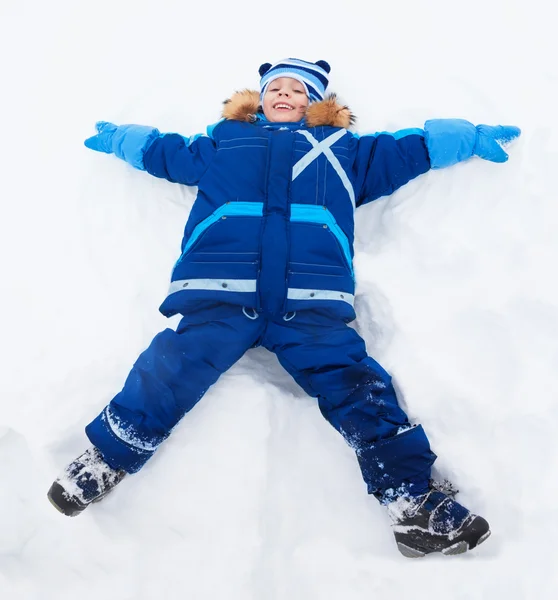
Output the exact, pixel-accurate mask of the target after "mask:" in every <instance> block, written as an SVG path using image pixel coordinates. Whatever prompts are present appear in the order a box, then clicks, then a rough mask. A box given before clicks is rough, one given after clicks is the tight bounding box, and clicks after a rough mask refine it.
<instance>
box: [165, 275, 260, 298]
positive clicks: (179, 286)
mask: <svg viewBox="0 0 558 600" xmlns="http://www.w3.org/2000/svg"><path fill="white" fill-rule="evenodd" d="M184 290H211V291H213V292H255V291H256V280H255V279H179V280H178V281H173V282H172V283H171V284H170V287H169V292H168V295H169V296H170V295H171V294H175V293H176V292H182V291H184Z"/></svg>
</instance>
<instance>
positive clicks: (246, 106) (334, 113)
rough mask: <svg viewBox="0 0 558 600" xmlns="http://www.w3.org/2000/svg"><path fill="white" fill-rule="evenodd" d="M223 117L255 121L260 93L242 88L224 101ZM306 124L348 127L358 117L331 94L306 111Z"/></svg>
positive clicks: (310, 125)
mask: <svg viewBox="0 0 558 600" xmlns="http://www.w3.org/2000/svg"><path fill="white" fill-rule="evenodd" d="M223 104H224V107H223V117H224V118H225V119H231V120H233V121H245V122H247V123H253V122H254V121H255V120H256V113H257V112H258V109H259V106H260V94H259V92H257V91H256V90H242V91H240V92H235V93H234V94H233V95H232V97H231V98H229V99H228V100H225V102H224V103H223ZM305 121H306V125H307V126H308V127H318V126H320V125H330V126H331V127H344V128H345V129H348V128H349V127H350V126H351V125H354V123H355V121H356V118H355V116H354V115H353V114H352V113H351V111H350V110H349V107H348V106H343V105H341V104H338V103H337V96H336V95H335V94H330V95H329V96H327V98H326V99H325V100H322V101H321V102H314V103H313V104H311V105H310V106H309V107H308V110H307V111H306V118H305Z"/></svg>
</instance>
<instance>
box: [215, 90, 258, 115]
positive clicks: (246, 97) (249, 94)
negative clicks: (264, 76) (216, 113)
mask: <svg viewBox="0 0 558 600" xmlns="http://www.w3.org/2000/svg"><path fill="white" fill-rule="evenodd" d="M223 104H224V105H225V106H224V107H223V117H225V119H230V120H232V121H247V122H248V123H253V122H254V121H255V120H256V113H257V112H258V107H259V105H260V94H259V92H256V91H255V90H242V91H240V92H235V93H234V94H233V95H232V97H231V98H229V99H228V100H225V102H223Z"/></svg>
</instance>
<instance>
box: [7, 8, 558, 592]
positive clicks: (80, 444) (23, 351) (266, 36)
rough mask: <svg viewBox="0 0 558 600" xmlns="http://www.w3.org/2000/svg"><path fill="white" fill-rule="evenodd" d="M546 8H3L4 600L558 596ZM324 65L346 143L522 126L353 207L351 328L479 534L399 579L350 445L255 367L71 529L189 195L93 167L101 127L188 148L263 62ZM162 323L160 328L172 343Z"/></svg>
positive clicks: (271, 361) (277, 377) (553, 82)
mask: <svg viewBox="0 0 558 600" xmlns="http://www.w3.org/2000/svg"><path fill="white" fill-rule="evenodd" d="M551 9H552V3H551V2H549V1H548V0H530V1H529V2H527V1H526V0H522V1H514V0H482V1H481V0H468V1H467V2H448V1H442V0H436V1H428V0H427V1H424V2H413V1H411V0H395V1H390V2H381V3H380V2H369V3H363V2H352V1H345V2H344V3H342V2H339V1H338V2H329V1H325V0H322V1H320V2H309V1H306V2H265V3H263V2H259V3H251V4H247V3H234V2H211V1H207V2H199V3H198V2H184V1H182V2H181V1H178V0H175V1H171V0H158V1H157V2H146V1H139V0H136V1H131V0H126V1H118V0H111V1H110V2H109V1H107V0H96V1H95V2H92V1H87V2H85V1H84V2H70V1H62V0H50V1H49V2H39V1H36V0H35V1H26V2H24V1H16V0H1V3H0V56H1V58H0V64H1V69H0V87H1V93H0V119H1V129H0V131H1V136H2V140H1V144H0V174H1V177H0V198H1V203H2V205H1V206H2V209H1V211H2V212H1V213H0V245H1V247H0V260H1V277H0V286H1V295H0V303H1V310H0V333H1V337H2V344H1V350H0V352H1V365H2V393H1V400H0V406H1V410H0V598H2V600H35V599H36V600H49V599H51V598H52V599H54V598H56V599H60V600H66V599H72V600H75V599H79V600H90V599H97V598H103V599H104V600H151V599H152V598H168V599H171V600H174V599H183V598H195V599H196V600H205V599H211V600H214V599H216V598H219V599H230V600H287V599H288V600H318V599H319V600H330V599H343V600H365V599H366V600H369V599H370V598H412V599H413V600H422V599H426V598H432V597H434V598H441V597H444V598H449V599H451V600H454V599H456V600H457V599H464V600H470V599H484V598H486V599H488V598H490V599H491V600H492V599H494V598H505V599H506V600H516V599H530V598H537V599H541V600H546V599H550V598H555V597H556V593H557V591H558V576H557V574H556V562H557V560H558V551H557V550H556V542H557V535H558V531H557V522H558V511H557V507H556V506H557V492H558V489H557V488H558V483H557V481H558V448H557V443H558V442H557V440H558V437H557V434H558V368H557V367H558V283H557V281H556V272H557V270H556V265H555V261H556V259H557V258H558V235H557V233H556V232H557V231H558V195H557V194H556V191H555V190H556V180H555V177H556V175H555V174H556V162H557V161H558V150H557V148H558V127H557V125H556V123H557V120H556V111H557V107H558V93H557V90H558V75H557V69H556V65H555V62H554V61H555V60H556V56H558V42H557V41H556V39H557V38H556V26H555V20H554V18H553V17H552V14H551ZM286 56H296V57H301V58H305V59H307V60H312V61H316V60H319V59H325V60H327V61H329V62H330V64H331V66H332V71H331V86H330V89H331V90H332V91H337V92H338V93H339V94H340V96H341V98H342V100H343V101H345V102H347V103H348V104H349V105H350V106H351V108H352V109H353V111H354V112H355V113H356V115H357V116H358V117H359V121H358V126H357V129H358V130H359V131H360V132H363V133H372V132H374V131H382V130H391V131H394V130H397V129H402V128H406V127H421V126H422V124H423V123H424V121H425V120H426V119H429V118H442V117H444V118H445V117H461V118H466V119H469V120H470V121H473V122H474V123H488V124H498V123H503V124H514V125H518V126H520V127H521V128H522V130H523V135H522V137H521V138H520V139H519V140H518V141H517V142H516V143H515V144H514V145H513V146H511V147H510V148H509V152H510V160H509V162H508V163H506V164H504V165H495V164H492V163H487V162H483V161H480V160H478V159H473V160H471V161H469V162H467V163H464V164H461V165H458V166H456V167H453V168H451V169H448V170H445V171H438V172H430V173H428V174H427V175H425V176H423V177H421V178H419V179H418V180H416V181H415V182H412V183H411V184H409V185H408V186H406V187H405V188H403V189H402V190H400V191H399V192H397V193H396V194H395V195H393V196H392V197H390V198H387V199H383V200H380V201H377V202H375V203H373V204H372V205H368V206H366V207H363V208H361V209H359V210H358V213H357V240H356V261H355V264H356V271H357V276H358V279H359V286H358V290H357V311H358V315H359V317H358V320H357V322H356V327H357V328H358V330H359V331H360V332H361V335H363V337H364V338H365V339H366V342H367V345H368V349H369V352H370V354H371V355H373V356H374V357H375V358H376V359H377V360H379V361H380V362H381V363H382V364H383V366H384V367H385V368H386V369H388V370H389V371H390V372H391V373H392V374H393V376H394V379H395V382H396V385H397V387H398V390H399V391H400V393H401V397H402V403H403V404H404V406H405V407H406V409H407V410H408V413H409V415H410V416H411V418H412V419H413V420H415V421H417V422H418V421H420V422H421V423H423V425H424V426H425V428H426V430H427V432H428V434H429V437H430V439H431V443H432V446H433V448H434V450H435V451H436V453H437V454H438V455H439V459H438V461H437V463H436V465H437V472H438V473H439V474H442V475H443V476H446V477H449V478H451V479H452V480H453V481H454V483H455V484H456V485H457V487H459V488H460V489H461V494H460V496H459V498H460V499H461V501H462V502H463V503H464V504H465V505H466V506H468V507H470V508H471V509H473V510H474V511H476V512H479V513H480V514H482V515H484V516H485V517H486V518H487V519H488V520H489V521H490V523H491V527H492V531H493V534H492V537H491V538H490V539H489V540H488V541H487V542H486V543H485V544H484V545H483V546H481V547H479V548H478V550H476V551H474V552H472V553H470V554H467V555H464V556H461V557H451V558H450V557H448V558H446V557H442V556H436V557H429V558H427V559H424V560H415V561H413V560H409V559H405V558H403V557H402V556H401V555H400V554H399V553H398V551H397V549H396V546H395V544H394V542H393V537H392V533H391V531H390V527H389V523H388V519H387V516H386V515H385V513H384V510H383V509H382V508H381V507H380V506H378V505H377V503H376V502H375V500H374V499H373V498H370V497H368V496H367V494H366V490H365V486H364V484H363V482H362V480H361V477H360V472H359V469H358V467H357V464H356V460H355V458H354V455H353V452H352V450H351V449H350V448H348V447H347V446H346V445H345V442H344V441H343V440H342V438H341V437H340V436H339V435H338V434H337V432H335V430H334V429H333V428H331V427H330V426H329V425H328V424H327V422H326V421H325V420H324V419H323V418H322V417H321V415H320V413H319V411H318V409H317V406H316V403H315V401H314V400H313V399H312V398H309V397H306V396H305V395H304V394H303V393H302V392H301V391H300V390H299V389H298V387H297V386H296V384H295V383H294V382H293V381H292V380H291V379H290V378H289V376H288V375H287V374H286V373H285V372H283V371H282V369H281V368H280V366H279V364H278V363H277V361H276V359H275V357H274V356H272V355H271V354H269V353H267V352H266V351H265V350H261V349H258V350H254V351H250V352H249V353H248V354H247V355H246V356H245V357H244V358H243V359H242V360H241V361H240V362H239V363H238V364H237V365H236V366H235V367H234V368H233V369H231V371H230V372H229V373H227V374H226V375H225V376H223V378H222V379H221V380H220V381H219V382H218V383H217V384H216V385H215V386H214V388H212V389H211V390H210V392H209V393H208V394H207V395H206V397H205V398H204V399H203V400H202V401H201V402H200V403H199V405H198V406H197V407H196V408H195V409H194V410H193V411H192V412H191V413H189V414H188V415H187V417H186V418H185V419H184V420H183V421H182V423H181V424H180V425H179V426H178V427H177V429H176V431H175V433H174V434H173V436H172V437H171V439H170V440H169V441H168V442H166V443H165V445H164V446H163V447H162V448H161V449H160V451H159V452H158V453H157V455H156V456H155V457H154V458H153V459H152V460H151V461H150V462H149V463H148V464H147V466H146V467H145V468H144V469H143V470H142V471H141V472H140V473H138V474H137V475H135V476H133V477H129V478H127V479H126V480H125V481H124V482H123V483H122V484H121V486H119V488H118V489H117V490H116V491H115V493H114V494H113V495H111V497H110V498H108V499H107V500H106V501H104V502H103V503H102V504H99V505H97V506H94V507H92V508H91V509H88V510H87V511H86V512H85V513H84V514H83V515H82V516H80V517H79V518H77V519H69V518H66V517H63V516H62V515H60V514H59V513H57V512H56V511H55V510H54V509H53V508H52V506H51V505H50V504H49V503H48V501H47V499H46V491H47V489H48V487H49V486H50V484H51V482H52V480H53V479H54V478H55V477H56V475H57V474H58V473H59V472H60V470H61V469H62V467H63V466H64V465H65V464H66V463H68V462H69V461H70V460H72V459H73V458H74V457H75V456H77V455H78V454H80V453H81V452H82V451H83V450H84V449H85V447H86V446H87V444H88V442H87V440H86V437H85V434H84V433H83V428H84V426H85V425H86V424H87V423H88V422H89V421H90V420H91V419H92V418H93V417H94V416H95V415H96V414H97V413H98V412H99V411H100V410H101V409H102V408H103V406H104V405H105V404H106V403H107V402H108V401H109V400H110V399H111V397H112V396H113V395H114V394H115V393H117V392H118V391H119V390H120V388H121V386H122V384H123V382H124V379H125V377H126V375H127V373H128V371H129V369H130V367H131V365H132V363H133V362H134V360H135V358H136V357H137V355H138V354H139V353H140V352H141V351H142V350H143V349H144V348H145V347H146V346H147V345H148V344H149V342H150V340H151V339H152V337H153V336H154V335H155V334H156V333H157V332H158V331H160V330H161V329H163V328H165V327H166V326H168V325H169V323H168V322H167V320H166V319H164V318H163V317H162V316H161V315H160V314H159V313H158V310H157V309H158V306H159V303H160V302H161V301H162V299H163V298H164V296H165V293H166V289H167V284H168V277H169V275H170V270H171V268H172V265H173V263H174V261H175V260H176V257H177V255H178V252H179V247H180V239H181V234H182V230H183V226H184V222H185V220H186V218H187V215H188V211H189V209H190V207H191V205H192V202H193V199H194V191H193V190H191V189H188V188H185V187H182V186H178V185H172V184H170V183H167V182H166V181H161V180H157V179H154V178H151V177H150V176H149V175H147V174H145V173H142V172H139V171H135V170H134V169H132V168H131V167H129V166H128V165H126V164H125V163H123V162H121V161H119V160H117V159H116V158H114V157H112V156H107V155H103V154H97V153H94V152H92V151H90V150H87V149H86V148H85V147H84V146H83V140H84V139H85V138H86V137H88V136H90V135H92V134H93V133H94V123H95V121H97V120H99V119H104V120H110V121H113V122H115V123H119V124H123V123H142V124H149V125H155V126H157V127H159V129H161V130H162V131H178V132H180V133H182V134H184V135H190V134H193V133H196V132H200V131H204V129H205V126H206V125H207V124H208V123H211V122H215V121H216V120H217V119H218V118H219V116H220V108H221V101H222V100H223V99H225V98H226V97H228V96H229V95H230V94H231V93H232V92H233V91H235V90H237V89H241V88H245V87H251V88H254V87H256V86H257V85H258V74H257V69H258V67H259V65H260V64H261V63H262V62H266V61H270V62H274V61H276V60H279V59H280V58H284V57H286ZM174 324H175V321H171V325H174Z"/></svg>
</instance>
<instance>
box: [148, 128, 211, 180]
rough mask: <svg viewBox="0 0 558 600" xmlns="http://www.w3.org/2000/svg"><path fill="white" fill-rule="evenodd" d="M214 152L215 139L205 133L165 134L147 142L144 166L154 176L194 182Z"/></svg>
mask: <svg viewBox="0 0 558 600" xmlns="http://www.w3.org/2000/svg"><path fill="white" fill-rule="evenodd" d="M215 152H216V147H215V142H214V140H213V139H212V138H211V137H209V136H207V135H195V136H192V137H190V138H186V137H183V136H181V135H179V134H177V133H167V134H164V135H159V136H158V137H157V138H156V139H154V140H153V141H152V142H151V143H150V144H149V146H148V148H147V149H146V150H145V153H144V155H143V166H144V168H145V170H146V171H147V172H148V173H150V174H151V175H154V176H155V177H161V178H163V179H168V181H171V182H173V183H183V184H185V185H197V184H198V182H199V181H200V179H201V178H202V176H203V174H204V173H205V172H206V171H207V168H208V167H209V165H210V163H211V161H212V159H213V157H214V155H215Z"/></svg>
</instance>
